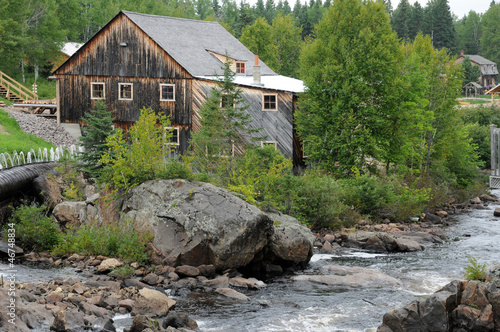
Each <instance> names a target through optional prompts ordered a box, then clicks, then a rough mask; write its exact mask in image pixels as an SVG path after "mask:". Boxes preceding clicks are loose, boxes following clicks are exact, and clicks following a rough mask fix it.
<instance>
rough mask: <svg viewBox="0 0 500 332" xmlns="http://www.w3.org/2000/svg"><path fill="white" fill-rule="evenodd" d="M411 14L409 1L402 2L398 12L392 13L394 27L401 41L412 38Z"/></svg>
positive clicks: (397, 9)
mask: <svg viewBox="0 0 500 332" xmlns="http://www.w3.org/2000/svg"><path fill="white" fill-rule="evenodd" d="M410 12H411V9H410V5H409V4H408V0H401V2H400V3H399V5H398V7H397V8H396V10H395V11H394V12H393V13H392V27H393V28H394V30H395V31H396V33H397V34H398V37H399V38H401V39H409V38H410V30H409V20H410Z"/></svg>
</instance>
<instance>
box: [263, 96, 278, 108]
mask: <svg viewBox="0 0 500 332" xmlns="http://www.w3.org/2000/svg"><path fill="white" fill-rule="evenodd" d="M262 110H263V111H269V112H272V111H277V110H278V101H277V95H274V94H272V95H271V94H264V95H262Z"/></svg>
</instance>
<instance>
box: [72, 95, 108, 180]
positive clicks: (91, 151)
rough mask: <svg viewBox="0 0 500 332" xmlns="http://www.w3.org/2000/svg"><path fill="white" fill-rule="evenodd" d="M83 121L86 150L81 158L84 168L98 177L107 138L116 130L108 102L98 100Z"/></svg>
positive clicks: (83, 143) (83, 137)
mask: <svg viewBox="0 0 500 332" xmlns="http://www.w3.org/2000/svg"><path fill="white" fill-rule="evenodd" d="M82 122H83V124H84V126H83V130H82V131H83V136H81V137H80V142H81V144H82V146H83V147H84V148H85V151H84V152H82V153H81V154H80V156H79V159H80V161H81V162H82V163H83V164H84V166H83V167H82V168H83V170H85V171H87V172H89V173H90V174H91V175H92V176H93V177H95V178H97V177H99V175H100V172H101V169H102V165H101V164H100V162H99V160H100V159H101V157H102V155H103V154H104V153H105V152H106V151H107V150H108V147H107V145H106V138H107V137H108V136H109V135H111V134H112V133H113V131H114V130H113V118H112V116H111V112H110V111H108V109H107V106H106V104H105V103H103V102H100V101H98V102H96V105H95V108H94V109H92V110H91V111H90V112H89V113H86V114H84V116H83V117H82Z"/></svg>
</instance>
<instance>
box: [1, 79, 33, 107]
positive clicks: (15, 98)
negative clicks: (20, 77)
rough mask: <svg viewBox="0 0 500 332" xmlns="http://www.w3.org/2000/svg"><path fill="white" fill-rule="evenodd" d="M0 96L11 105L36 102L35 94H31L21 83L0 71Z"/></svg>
mask: <svg viewBox="0 0 500 332" xmlns="http://www.w3.org/2000/svg"><path fill="white" fill-rule="evenodd" d="M0 96H1V97H3V98H5V99H8V100H10V101H11V102H13V103H22V102H25V101H28V100H37V99H38V96H37V94H35V93H33V92H31V91H30V89H28V88H27V87H25V86H24V85H22V84H21V83H19V82H17V81H16V80H14V79H13V78H12V77H9V76H8V75H6V74H5V73H4V72H2V71H0Z"/></svg>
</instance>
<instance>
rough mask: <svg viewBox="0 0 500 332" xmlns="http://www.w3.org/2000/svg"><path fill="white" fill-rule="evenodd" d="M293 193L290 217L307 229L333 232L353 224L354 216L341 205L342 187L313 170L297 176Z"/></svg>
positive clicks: (355, 217) (347, 208)
mask: <svg viewBox="0 0 500 332" xmlns="http://www.w3.org/2000/svg"><path fill="white" fill-rule="evenodd" d="M296 190H297V199H296V201H295V203H294V205H293V207H292V215H293V216H294V217H296V218H297V219H299V220H300V221H302V222H304V223H307V224H308V225H310V226H311V227H314V228H322V227H326V228H331V229H335V228H341V227H343V226H348V225H351V224H352V223H353V220H356V221H357V215H356V214H355V213H354V214H353V213H351V212H350V211H349V210H350V209H349V207H348V206H346V205H345V204H343V203H342V196H343V188H342V186H341V185H340V184H339V183H338V182H337V181H335V179H333V178H332V177H329V176H326V175H322V174H321V173H319V172H315V171H309V172H306V173H305V174H304V175H302V176H300V177H299V183H298V185H297V187H296ZM341 217H343V218H345V219H344V220H343V219H341Z"/></svg>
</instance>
